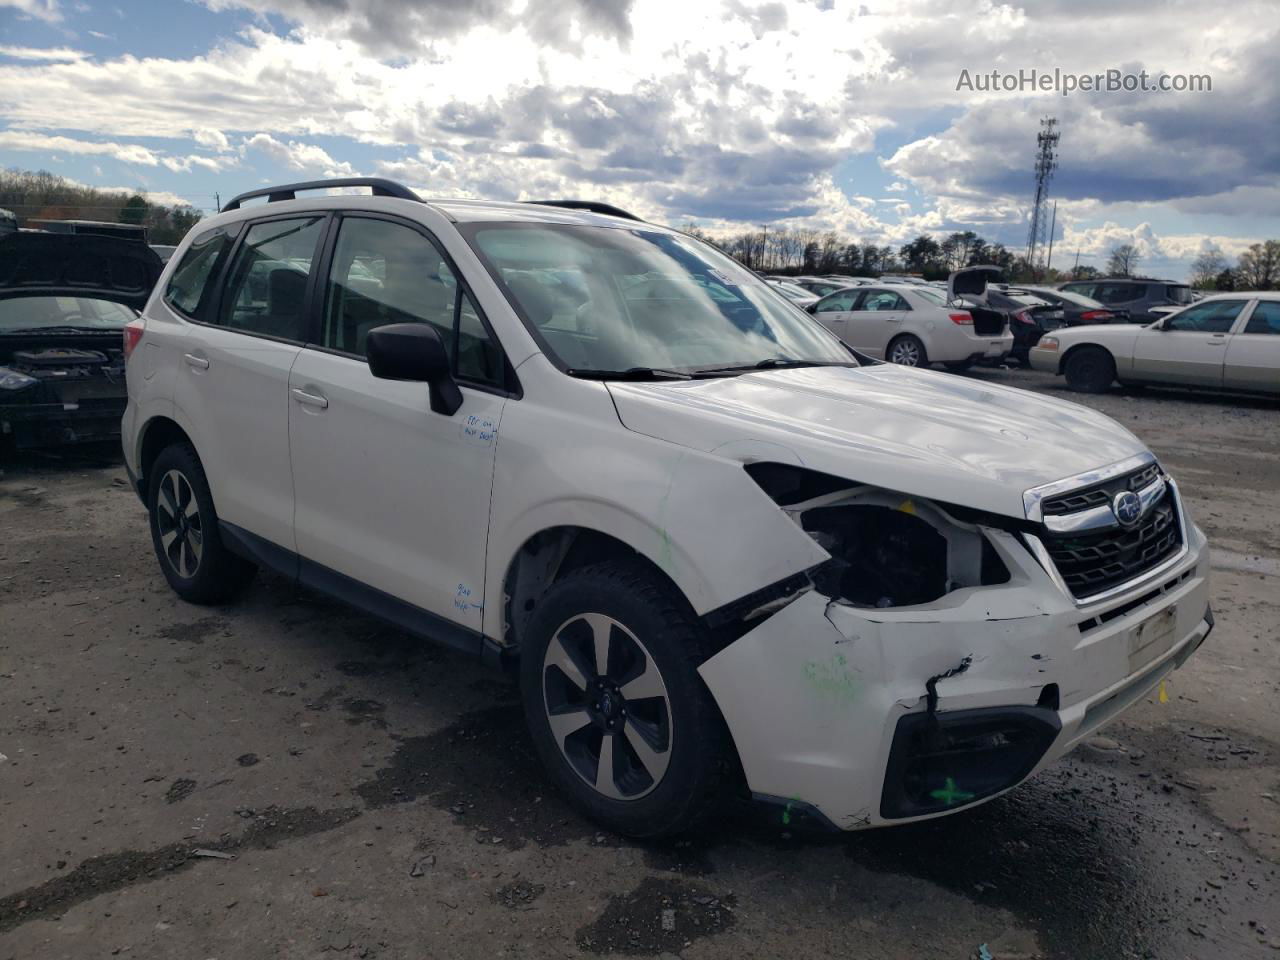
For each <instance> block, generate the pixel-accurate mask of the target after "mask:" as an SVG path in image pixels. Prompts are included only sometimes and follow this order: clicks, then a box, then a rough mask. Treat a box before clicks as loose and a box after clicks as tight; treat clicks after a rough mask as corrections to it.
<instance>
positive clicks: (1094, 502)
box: [1040, 463, 1160, 517]
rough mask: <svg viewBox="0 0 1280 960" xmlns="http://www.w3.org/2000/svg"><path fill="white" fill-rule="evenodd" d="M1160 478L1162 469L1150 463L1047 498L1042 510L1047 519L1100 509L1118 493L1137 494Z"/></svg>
mask: <svg viewBox="0 0 1280 960" xmlns="http://www.w3.org/2000/svg"><path fill="white" fill-rule="evenodd" d="M1158 476H1160V467H1159V466H1157V465H1156V464H1154V463H1149V464H1147V465H1146V466H1145V467H1140V468H1138V469H1137V470H1134V471H1133V472H1131V473H1126V474H1124V475H1122V476H1119V477H1115V478H1114V479H1111V480H1108V481H1106V482H1105V483H1099V484H1096V485H1094V486H1092V487H1085V488H1083V489H1081V490H1072V491H1071V492H1070V493H1064V494H1059V495H1058V496H1056V497H1047V498H1046V499H1045V500H1044V501H1043V502H1042V503H1041V504H1040V510H1041V512H1042V513H1043V514H1044V515H1045V516H1046V517H1060V516H1062V515H1064V514H1068V513H1079V512H1080V511H1081V510H1088V509H1090V508H1091V507H1100V506H1103V505H1104V504H1108V503H1110V502H1111V500H1112V498H1113V497H1114V496H1115V495H1116V494H1117V493H1121V492H1123V491H1125V490H1133V491H1135V492H1136V491H1138V490H1141V489H1142V488H1143V487H1146V486H1149V485H1150V484H1151V483H1152V482H1153V481H1154V480H1155V479H1156V477H1158Z"/></svg>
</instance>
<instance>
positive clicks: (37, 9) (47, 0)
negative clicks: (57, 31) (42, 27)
mask: <svg viewBox="0 0 1280 960" xmlns="http://www.w3.org/2000/svg"><path fill="white" fill-rule="evenodd" d="M0 7H11V8H14V9H16V10H17V11H18V13H19V14H21V15H23V16H26V17H30V18H32V19H34V20H43V21H45V22H46V23H57V22H58V21H60V20H61V19H62V11H61V10H59V9H58V0H0Z"/></svg>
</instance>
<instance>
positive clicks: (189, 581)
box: [147, 443, 257, 604]
mask: <svg viewBox="0 0 1280 960" xmlns="http://www.w3.org/2000/svg"><path fill="white" fill-rule="evenodd" d="M148 473H149V480H148V483H147V513H148V515H149V518H150V524H151V543H152V546H154V547H155V551H156V559H157V560H158V561H159V562H160V570H161V572H162V573H163V574H164V577H165V579H166V580H168V581H169V586H170V587H172V588H173V592H174V593H176V594H177V595H178V596H180V597H181V598H182V599H183V600H186V601H188V602H189V603H201V604H211V603H221V602H222V601H224V600H228V599H230V598H231V597H233V596H234V595H235V594H236V593H238V592H239V591H240V590H242V589H244V587H245V586H246V585H247V584H248V583H249V581H250V580H252V579H253V575H254V573H255V572H256V571H257V567H255V566H254V565H253V564H252V563H250V562H249V561H247V560H244V559H243V558H241V557H238V556H236V555H235V554H233V553H231V552H230V551H229V550H227V548H226V547H225V546H223V543H222V539H221V537H219V536H218V514H217V511H216V510H215V509H214V506H213V496H212V495H211V494H210V493H209V482H208V480H206V479H205V475H204V467H202V466H201V465H200V458H199V457H198V456H196V451H195V449H194V448H193V447H192V446H191V444H189V443H175V444H174V445H172V446H170V447H166V448H165V449H164V450H162V451H161V452H160V455H159V456H158V457H156V460H155V463H153V464H152V465H151V468H150V470H149V471H148ZM192 503H194V506H195V509H194V511H193V510H192ZM175 507H176V509H175ZM175 517H177V518H178V519H177V520H175V519H174V518H175Z"/></svg>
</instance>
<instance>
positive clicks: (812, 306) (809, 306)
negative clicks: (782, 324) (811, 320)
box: [804, 303, 818, 313]
mask: <svg viewBox="0 0 1280 960" xmlns="http://www.w3.org/2000/svg"><path fill="white" fill-rule="evenodd" d="M804 309H805V312H806V313H817V312H818V305H817V303H806V304H805V305H804Z"/></svg>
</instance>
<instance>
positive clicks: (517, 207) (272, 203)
mask: <svg viewBox="0 0 1280 960" xmlns="http://www.w3.org/2000/svg"><path fill="white" fill-rule="evenodd" d="M360 187H367V188H369V189H370V191H371V194H372V195H371V196H370V195H368V194H359V195H357V194H351V193H348V192H347V191H348V190H349V189H350V188H360ZM339 190H341V191H342V192H341V193H339V192H336V191H339ZM302 191H325V192H324V193H320V194H314V193H313V194H312V195H310V196H306V197H299V196H298V195H297V194H298V193H300V192H302ZM246 204H248V205H246ZM367 205H371V206H372V207H373V208H374V209H395V208H397V207H401V208H403V207H405V206H410V207H412V206H419V205H426V206H429V207H431V208H434V209H436V210H439V211H440V212H442V213H444V215H445V216H447V217H449V219H451V220H453V221H454V222H455V223H470V222H475V221H480V220H492V221H507V222H510V221H513V220H517V221H529V222H535V223H564V224H580V225H584V226H611V227H621V226H632V227H634V226H635V225H636V224H638V223H645V225H646V227H652V228H653V229H655V230H664V231H665V230H668V229H669V228H667V227H661V226H659V225H657V224H648V223H646V222H645V221H644V220H642V219H641V218H640V217H638V216H636V215H635V214H633V213H630V212H628V211H626V210H622V209H620V208H618V207H615V206H613V205H612V204H608V203H603V202H600V201H592V200H526V201H514V200H468V199H460V198H453V197H441V198H432V197H422V196H419V195H418V194H417V193H415V192H414V191H413V190H411V189H409V188H408V187H407V186H405V185H404V184H401V183H396V182H395V181H393V180H385V179H382V178H380V177H346V178H341V179H330V180H310V181H307V182H304V183H287V184H279V185H276V186H269V187H261V188H258V189H255V190H250V191H248V192H247V193H242V194H240V195H239V196H236V197H234V198H232V199H231V200H229V201H228V202H227V204H226V206H224V207H223V208H222V212H221V213H220V214H219V219H220V220H221V219H224V218H225V220H232V221H234V220H240V219H243V218H246V217H251V216H261V215H263V214H268V213H269V214H275V213H287V212H289V210H291V209H298V210H315V209H324V208H326V207H328V208H342V207H351V206H367ZM268 208H269V209H268Z"/></svg>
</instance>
